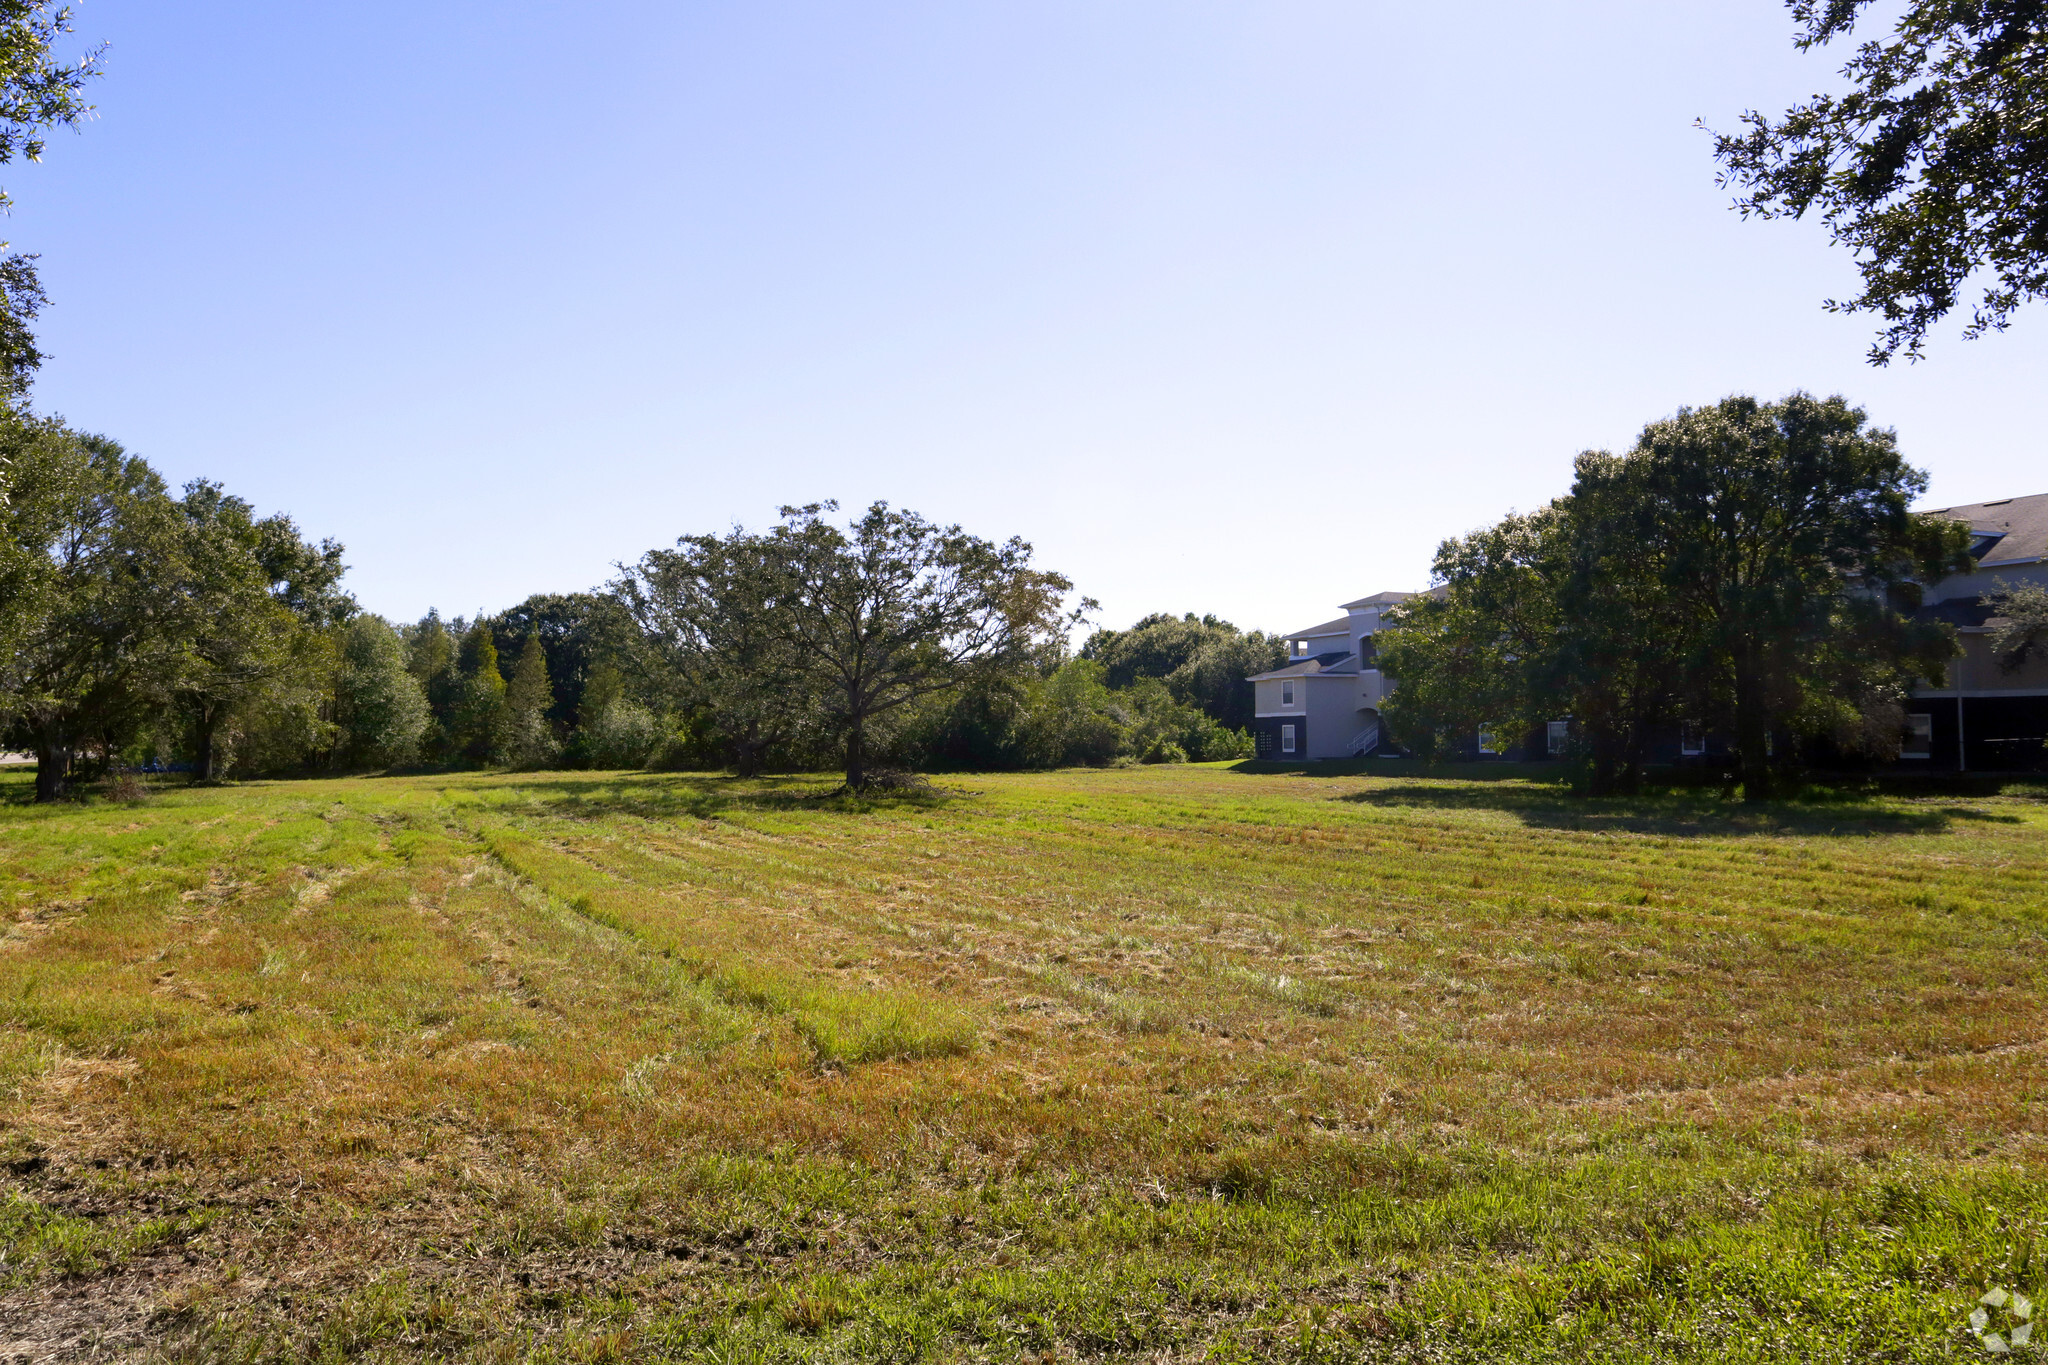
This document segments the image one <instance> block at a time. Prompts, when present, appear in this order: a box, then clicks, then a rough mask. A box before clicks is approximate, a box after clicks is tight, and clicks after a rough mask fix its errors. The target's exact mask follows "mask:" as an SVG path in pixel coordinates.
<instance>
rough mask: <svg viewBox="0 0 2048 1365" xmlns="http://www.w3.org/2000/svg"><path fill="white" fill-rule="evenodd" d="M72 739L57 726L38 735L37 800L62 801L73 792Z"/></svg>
mask: <svg viewBox="0 0 2048 1365" xmlns="http://www.w3.org/2000/svg"><path fill="white" fill-rule="evenodd" d="M71 753H72V746H71V740H70V738H69V737H68V736H67V735H65V734H64V732H63V731H62V730H60V729H58V728H56V727H55V726H52V727H50V728H48V729H45V730H42V731H40V732H38V733H37V735H36V800H38V801H62V800H63V799H64V798H65V797H66V796H68V795H69V794H70V792H71Z"/></svg>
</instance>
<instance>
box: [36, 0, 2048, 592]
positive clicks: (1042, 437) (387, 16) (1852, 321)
mask: <svg viewBox="0 0 2048 1365" xmlns="http://www.w3.org/2000/svg"><path fill="white" fill-rule="evenodd" d="M1446 16H1449V17H1448V18H1447V17H1446ZM78 22H79V33H78V35H77V36H78V38H79V40H80V41H81V43H83V42H85V41H97V40H101V39H104V40H106V41H108V42H110V43H111V44H112V46H111V49H110V51H109V53H108V58H107V71H108V75H107V78H106V79H105V80H104V81H102V82H100V83H99V84H98V85H97V87H96V89H95V94H94V98H95V100H96V102H97V103H98V105H99V108H100V116H99V118H98V119H97V120H96V121H95V122H93V123H92V124H90V125H88V126H87V128H86V130H85V131H84V133H83V134H82V135H80V136H77V137H72V136H69V135H64V134H60V135H58V136H57V137H56V138H55V139H53V142H52V145H51V148H50V151H49V153H48V155H47V156H46V158H45V160H44V162H43V163H42V164H41V165H33V166H24V165H19V164H17V165H13V166H8V167H5V168H0V176H4V180H0V183H4V184H5V185H6V187H7V189H8V190H9V191H10V192H11V193H12V194H13V195H14V198H15V201H16V207H15V211H14V216H13V218H12V220H11V222H9V223H8V224H6V225H5V226H6V229H7V235H8V236H9V237H11V239H12V241H13V244H14V247H15V249H18V250H28V251H36V252H40V253H41V255H42V266H43V273H44V280H45V284H46V286H47V288H48V290H49V292H50V294H51V296H52V299H53V300H54V303H53V307H52V308H51V310H50V311H49V312H48V313H47V314H46V316H45V326H44V328H43V332H42V335H43V338H44V342H45V346H46V349H48V350H49V351H50V352H52V354H53V356H54V358H53V359H52V360H51V362H50V363H49V365H48V366H47V367H46V369H45V372H44V375H43V378H42V379H41V381H40V382H39V385H38V390H37V395H38V401H39V403H40V404H41V405H42V406H43V407H45V408H46V409H49V410H51V411H55V412H60V413H62V414H63V415H64V416H66V417H67V418H68V419H70V420H71V421H72V422H73V423H74V424H76V425H78V426H81V427H85V428H88V429H92V430H98V431H104V432H106V433H107V434H109V435H112V436H115V437H117V438H119V439H120V440H122V441H124V442H125V443H126V444H127V445H128V446H129V447H130V448H131V449H133V450H136V451H138V452H140V453H142V454H144V455H146V456H147V457H148V458H149V459H150V460H151V461H152V462H154V463H155V464H156V465H157V467H158V468H160V469H161V470H163V471H164V472H165V473H166V475H168V476H169V477H170V478H171V479H172V480H173V481H174V482H183V481H184V480H186V479H188V478H192V477H198V476H205V477H210V478H217V479H220V480H222V481H224V482H225V483H226V484H227V485H228V486H229V488H230V489H231V490H232V491H235V492H237V493H240V494H242V495H243V496H246V497H248V498H250V499H251V500H252V501H254V502H255V503H256V504H257V505H258V506H259V507H260V508H262V509H264V510H266V511H268V510H273V509H280V508H281V509H284V510H287V511H289V512H291V513H292V514H293V515H294V516H295V517H296V518H297V519H298V520H299V523H300V524H301V525H302V526H303V527H304V528H306V529H307V530H308V531H310V532H312V533H314V534H317V535H331V536H335V537H337V538H339V539H341V540H342V541H343V542H345V543H346V545H347V546H348V549H349V554H348V559H349V562H350V563H351V565H352V566H353V568H352V572H351V575H350V582H351V585H352V586H353V587H354V589H355V590H356V592H357V594H358V596H359V597H360V598H361V599H362V601H363V602H364V604H365V605H366V606H368V607H369V608H371V609H372V610H376V611H380V612H383V613H385V614H387V615H391V616H394V617H412V616H416V615H418V614H419V613H420V612H422V611H423V610H424V609H425V608H426V607H428V606H429V605H438V606H439V607H441V608H442V610H444V611H446V612H450V613H455V612H465V613H466V612H470V611H474V610H477V609H479V608H482V609H486V610H495V609H498V608H501V607H504V606H507V605H510V604H512V603H514V602H516V601H518V600H519V599H521V598H523V597H524V596H526V595H527V594H528V593H531V592H536V591H567V590H573V589H577V588H583V587H588V586H591V585H594V584H596V583H599V582H601V581H603V580H604V579H605V578H606V577H607V576H608V575H609V574H610V572H611V569H610V566H611V565H612V564H613V562H615V561H618V560H622V559H632V558H635V557H637V556H638V555H639V554H640V553H641V552H642V551H644V550H646V549H648V548H650V547H653V546H656V545H663V544H668V543H670V542H672V541H673V540H674V538H675V537H676V536H678V535H680V534H683V533H686V532H695V531H701V530H712V529H718V528H721V527H723V526H726V525H729V524H730V523H732V522H734V521H740V522H744V523H746V524H748V525H759V524H762V523H764V522H766V521H768V520H770V519H772V517H773V516H774V512H775V508H776V507H777V506H778V505H779V504H782V503H787V502H806V501H811V500H815V499H820V498H827V497H832V498H837V499H839V500H840V501H841V502H842V503H843V504H846V505H848V506H849V507H851V506H854V505H860V504H865V503H866V502H868V501H871V500H873V499H876V498H886V499H888V500H890V501H892V502H895V503H898V504H900V505H904V506H909V507H913V508H916V509H918V510H920V511H922V512H924V513H926V514H927V515H929V516H932V517H934V518H937V519H940V520H945V521H959V522H961V523H963V524H965V525H966V526H967V527H968V528H969V529H971V530H974V531H977V532H979V533H982V534H984V535H988V536H991V537H998V538H1000V537H1004V536H1008V535H1011V534H1018V535H1022V536H1023V537H1025V538H1026V539H1028V540H1030V541H1032V542H1033V543H1034V544H1035V545H1036V546H1037V547H1038V550H1039V556H1040V559H1041V560H1042V561H1043V562H1044V563H1045V564H1047V565H1049V566H1052V567H1056V568H1059V569H1061V570H1063V571H1064V572H1066V573H1068V574H1069V575H1070V576H1071V577H1073V578H1074V579H1075V581H1076V583H1077V584H1078V586H1079V587H1080V588H1081V590H1083V591H1085V592H1088V593H1090V594H1092V595H1093V596H1095V597H1097V598H1099V599H1100V600H1101V602H1102V604H1103V611H1102V614H1101V620H1102V621H1103V622H1104V623H1106V624H1116V625H1120V624H1124V623H1127V622H1128V621H1130V620H1131V619H1133V618H1135V617H1136V616H1138V615H1140V614H1142V613H1144V612H1146V611H1152V610H1171V611H1176V612H1179V611H1188V610H1192V611H1198V612H1200V611H1214V612H1217V613H1219V614H1221V615H1223V616H1225V617H1228V618H1230V619H1233V620H1236V621H1238V622H1239V623H1240V624H1242V625H1245V626H1256V627H1263V628H1269V629H1288V628H1292V627H1296V626H1299V625H1302V624H1306V623H1308V622H1311V621H1316V620H1321V619H1324V618H1326V617H1327V616H1329V615H1331V614H1332V608H1333V607H1334V605H1335V604H1336V603H1338V602H1341V601H1344V600H1346V599H1348V598H1350V597H1353V596H1356V595H1359V594H1362V593H1367V592H1373V591H1378V590H1380V589H1384V588H1395V587H1409V588H1412V587H1419V586H1421V585H1422V584H1423V583H1424V582H1425V580H1426V578H1427V572H1428V563H1429V557H1430V553H1431V551H1432V549H1433V548H1434V546H1435V544H1436V543H1437V542H1438V541H1439V540H1440V539H1442V538H1443V537H1444V536H1446V535H1449V534H1455V533H1459V532H1462V531H1465V530H1468V529H1470V528H1472V527H1475V526H1478V525H1481V524H1484V523H1486V522H1489V521H1491V520H1493V519H1495V518H1496V517H1498V516H1499V515H1500V514H1502V513H1503V512H1505V511H1507V510H1508V509H1510V508H1515V507H1520V508H1527V507H1531V506H1534V505H1537V504H1539V503H1541V502H1543V501H1544V500H1546V499H1547V498H1549V497H1551V496H1554V495H1555V494H1556V493H1558V492H1561V491H1563V489H1564V488H1565V486H1566V485H1567V483H1568V481H1569V477H1570V462H1571V458H1572V456H1573V455H1574V454H1575V453H1576V452H1577V451H1579V450H1581V449H1585V448H1588V447H1599V446H1607V447H1613V446H1619V445H1622V444H1625V443H1626V442H1627V441H1628V440H1629V439H1630V438H1631V437H1632V436H1633V435H1634V433H1635V432H1636V431H1637V430H1638V429H1640V427H1641V426H1642V424H1643V423H1644V422H1645V421H1647V420H1650V419H1652V418H1655V417H1658V416H1662V415H1664V414H1667V413H1669V412H1671V411H1672V410H1673V409H1675V408H1677V407H1678V406H1680V405H1682V404H1688V403H1693V404H1696V403H1702V402H1710V401H1713V400H1714V399H1716V398H1719V397H1721V396H1723V395H1724V394H1727V393H1730V392H1738V391H1741V392H1755V393H1760V394H1764V395H1767V396H1776V395H1778V394H1782V393H1784V392H1786V391H1788V390H1791V389H1794V388H1806V389H1811V390H1814V391H1818V392H1841V393H1845V394H1847V395H1849V396H1850V397H1851V398H1852V399H1854V400H1856V401H1857V402H1859V403H1862V404H1863V405H1865V406H1866V407H1867V408H1868V409H1869V410H1870V412H1871V414H1872V416H1873V417H1874V418H1875V419H1876V420H1877V421H1878V422H1880V423H1882V424H1884V425H1889V426H1893V427H1896V428H1897V429H1898V431H1899V434H1900V438H1901V442H1902V445H1903V447H1904V449H1905V451H1906V453H1907V455H1908V456H1909V457H1910V458H1911V459H1912V460H1913V461H1914V462H1915V463H1917V464H1919V465H1921V466H1922V467H1924V468H1927V469H1928V470H1929V471H1930V472H1931V474H1932V475H1933V489H1932V491H1931V494H1930V501H1931V502H1933V503H1937V504H1938V503H1942V502H1961V501H1968V500H1976V499H1983V498H1993V497H2000V496H2005V495H2010V494H2016V493H2032V492H2042V491H2048V469H2044V468H2043V465H2042V461H2041V459H2040V456H2041V453H2042V452H2041V441H2040V436H2039V433H2040V432H2041V431H2043V430H2044V428H2048V385H2044V384H2042V383H2041V382H2040V380H2039V376H2040V375H2041V374H2042V373H2044V372H2048V367H2044V363H2043V362H2044V360H2048V310H2042V309H2038V308H2037V309H2034V310H2032V311H2029V312H2025V313H2022V314H2021V315H2020V320H2019V322H2018V324H2017V325H2016V326H2015V328H2014V330H2013V331H2012V332H2010V333H2008V334H2006V335H2004V336H2001V337H1992V338H1989V339H1986V340H1983V341H1978V342H1974V343H1965V342H1962V341H1960V340H1958V339H1957V338H1956V335H1955V333H1956V331H1957V329H1956V328H1955V327H1954V326H1951V327H1949V328H1947V329H1946V330H1945V331H1944V332H1943V333H1942V334H1941V335H1940V336H1939V337H1938V338H1936V339H1935V341H1934V343H1933V344H1932V346H1931V347H1930V356H1929V359H1927V360H1926V361H1924V362H1922V363H1920V364H1918V365H1904V364H1900V365H1895V366H1893V367H1892V368H1891V369H1889V370H1873V369H1871V368H1870V367H1868V366H1867V365H1866V364H1865V363H1864V361H1863V354H1864V351H1865V348H1866V346H1867V345H1868V343H1869V340H1870V335H1871V332H1872V330H1873V329H1872V327H1871V325H1870V323H1869V322H1868V321H1867V320H1864V319H1857V318H1839V317H1832V316H1829V315H1827V314H1825V313H1823V312H1822V311H1821V309H1820V306H1819V305H1820V301H1821V299H1823V298H1824V297H1827V296H1829V295H1831V294H1848V293H1851V292H1853V290H1854V286H1855V276H1854V273H1853V270H1852V269H1851V266H1850V263H1849V259H1848V257H1847V256H1846V254H1845V253H1843V252H1842V251H1840V250H1838V249H1834V248H1831V247H1829V246H1828V245H1827V243H1826V240H1825V236H1824V234H1823V233H1822V231H1821V229H1820V228H1819V227H1818V226H1817V225H1814V224H1798V225H1759V224H1754V223H1751V224H1744V223H1741V222H1740V221H1739V220H1738V219H1737V218H1736V216H1735V215H1734V214H1733V213H1731V212H1729V211H1728V208H1727V195H1726V194H1725V193H1724V192H1722V191H1719V190H1716V189H1715V188H1714V185H1713V169H1714V168H1713V165H1712V162H1711V159H1710V156H1709V147H1708V140H1707V138H1706V136H1705V135H1704V134H1702V133H1701V132H1699V131H1697V130H1695V129H1694V128H1693V126H1692V124H1693V120H1694V119H1695V118H1696V117H1703V118H1705V119H1706V120H1707V122H1708V123H1709V124H1712V125H1716V126H1724V127H1725V126H1729V125H1731V124H1733V122H1734V121H1735V119H1736V117H1737V115H1738V114H1739V113H1740V111H1741V110H1742V109H1743V108H1745V107H1748V106H1752V105H1761V106H1763V107H1766V108H1772V109H1776V108H1780V107H1782V106H1783V105H1784V104H1785V103H1787V102H1788V101H1790V100H1792V99H1794V98H1797V97H1799V96H1801V95H1803V94H1805V93H1807V92H1809V91H1811V90H1813V89H1816V88H1819V87H1822V86H1825V85H1829V84H1831V83H1832V82H1831V72H1832V70H1833V68H1834V67H1835V66H1836V65H1838V64H1839V54H1829V55H1826V56H1823V57H1820V58H1815V57H1802V56H1800V55H1798V54H1796V53H1795V52H1794V51H1793V49H1792V47H1791V44H1790V41H1789V39H1790V33H1791V27H1790V22H1789V19H1788V17H1787V15H1786V13H1785V10H1784V9H1783V7H1782V6H1781V5H1780V4H1778V3H1777V2H1776V0H1724V2H1723V3H1719V4H1715V5H1691V6H1676V5H1670V6H1666V5H1656V6H1650V5H1643V4H1641V3H1639V2H1638V3H1619V0H1616V2H1615V3H1584V4H1559V5H1551V6H1530V5H1527V4H1520V3H1515V4H1509V3H1501V4H1492V3H1473V4H1469V5H1464V6H1458V7H1437V6H1431V7H1423V6H1412V5H1404V6H1394V5H1377V4H1366V3H1352V4H1334V3H1318V2H1317V0H1301V2H1299V3H1282V4H1267V5H1250V4H1236V5H1224V4H1209V3H1198V2H1194V0H1173V3H1164V0H1160V2H1158V3H1140V2H1138V0H1132V2H1131V3H1107V4H1105V3H1103V0H1089V3H1062V2H1061V0H1038V2H1037V3H1032V4H1029V5H1023V4H1005V3H995V2H991V3H986V4H976V5H959V4H936V3H931V4H874V3H867V4H859V5H856V4H850V3H837V4H831V3H817V4H785V3H774V2H773V0H768V2H763V0H756V2H755V3H752V4H746V5H739V4H656V3H631V2H627V0H619V2H616V3H602V2H600V3H593V2H592V0H583V3H576V4H569V3H531V2H527V3H522V2H521V0H491V2H490V3H482V2H481V0H477V2H475V3H471V2H469V0H441V2H440V3H435V4H431V5H417V4H413V5H399V4H393V3H385V2H384V0H356V2H355V3H352V4H349V5H333V6H311V5H307V6H296V5H295V6H283V5H277V4H274V3H266V4H257V3H254V0H241V2H239V3H227V2H216V0H190V2H189V3H183V4H179V5H175V6H174V5H165V4H162V3H161V0H157V3H144V0H86V3H84V4H82V5H81V6H79V9H78Z"/></svg>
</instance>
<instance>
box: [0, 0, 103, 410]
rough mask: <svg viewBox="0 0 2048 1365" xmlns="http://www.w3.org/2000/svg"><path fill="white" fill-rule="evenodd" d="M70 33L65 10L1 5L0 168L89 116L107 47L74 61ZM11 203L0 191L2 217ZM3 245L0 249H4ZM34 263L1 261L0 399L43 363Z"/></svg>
mask: <svg viewBox="0 0 2048 1365" xmlns="http://www.w3.org/2000/svg"><path fill="white" fill-rule="evenodd" d="M70 32H71V10H70V7H69V6H65V5H52V4H50V3H49V0H0V165H5V164H7V163H9V162H11V161H13V160H14V159H15V158H16V157H20V158H22V159H23V160H25V161H40V160H42V156H43V148H44V146H45V143H46V141H47V138H48V136H49V133H50V131H51V130H52V129H56V128H75V127H77V126H78V125H79V124H80V123H82V122H83V121H84V120H85V119H86V118H88V117H89V116H90V115H91V113H92V106H91V105H90V104H88V103H86V100H85V86H86V82H88V81H90V80H91V79H93V78H94V77H95V76H97V75H98V74H99V70H100V68H99V58H100V55H101V53H102V52H103V51H104V47H101V48H94V49H93V50H91V51H89V52H86V53H84V54H83V55H81V56H80V57H79V58H78V59H77V60H76V61H67V60H64V59H62V58H59V57H58V56H57V55H56V53H55V51H54V49H55V47H56V44H57V42H58V40H59V39H60V38H62V37H63V36H65V35H66V34H69V33H70ZM12 202H13V201H12V200H11V199H10V198H9V197H8V195H7V192H6V191H5V190H4V189H0V213H5V212H6V211H7V210H8V208H9V206H10V205H11V204H12ZM6 245H7V244H6V243H4V242H0V249H4V248H5V247H6ZM35 261H36V258H35V257H34V256H33V255H22V254H20V253H16V254H13V255H8V256H4V257H0V398H4V399H5V400H6V401H8V402H14V401H18V400H19V399H20V397H21V395H22V393H23V392H24V391H25V390H26V389H27V387H28V381H29V379H30V377H31V376H32V375H33V374H34V373H35V371H36V368H37V367H38V366H40V365H41V364H42V363H43V354H42V352H41V351H40V350H39V349H37V346H36V340H35V335H34V333H33V332H32V331H31V330H30V327H29V323H30V322H31V321H33V320H34V318H35V316H36V314H37V313H38V312H39V311H41V309H42V307H43V305H44V303H45V302H47V300H46V299H45V298H44V295H43V287H42V282H41V281H40V280H39V279H38V278H37V276H36V268H35Z"/></svg>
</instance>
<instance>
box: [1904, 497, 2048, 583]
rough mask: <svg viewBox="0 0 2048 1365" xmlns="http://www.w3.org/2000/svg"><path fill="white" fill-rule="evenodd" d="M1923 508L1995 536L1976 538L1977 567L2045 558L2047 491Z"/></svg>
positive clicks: (2047, 546)
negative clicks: (1978, 541) (1977, 543)
mask: <svg viewBox="0 0 2048 1365" xmlns="http://www.w3.org/2000/svg"><path fill="white" fill-rule="evenodd" d="M1924 510H1925V511H1926V512H1927V513H1928V514H1929V515H1931V516H1937V517H1954V518H1955V519H1956V520H1957V521H1966V522H1968V523H1969V524H1970V529H1971V530H1973V531H1976V532H1977V533H1978V534H1979V536H1980V538H1989V537H1996V539H1992V540H1990V543H1989V544H1983V543H1982V540H1981V539H1980V547H1981V548H1980V550H1979V552H1978V555H1977V563H1978V564H1979V565H1980V566H1981V567H1984V568H1987V569H1988V568H1993V567H1996V566H1997V565H2000V564H2027V563H2031V562H2032V561H2034V560H2037V559H2048V493H2032V494H2029V495H2027V496H2025V497H2019V498H2000V499H1998V500H1996V501H1994V502H1968V503H1962V504H1960V505H1958V506H1955V507H1929V508H1926V509H1924Z"/></svg>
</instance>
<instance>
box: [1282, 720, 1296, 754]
mask: <svg viewBox="0 0 2048 1365" xmlns="http://www.w3.org/2000/svg"><path fill="white" fill-rule="evenodd" d="M1295 748H1296V745H1295V742H1294V727H1293V726H1292V725H1283V726H1281V727H1280V752H1281V753H1283V754H1291V753H1293V752H1295Z"/></svg>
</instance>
